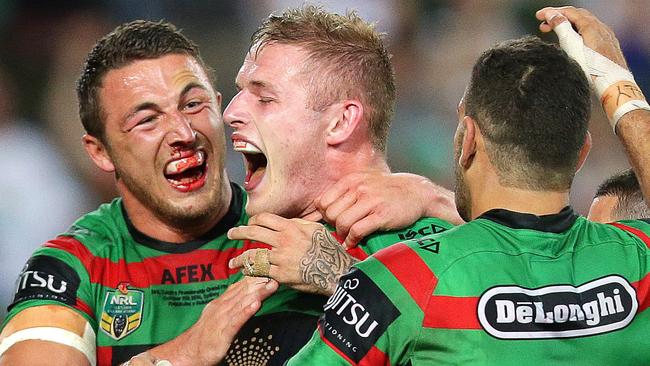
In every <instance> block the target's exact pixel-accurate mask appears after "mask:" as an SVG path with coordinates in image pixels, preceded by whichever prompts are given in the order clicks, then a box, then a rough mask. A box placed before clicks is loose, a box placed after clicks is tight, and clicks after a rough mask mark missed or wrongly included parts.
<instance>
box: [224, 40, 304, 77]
mask: <svg viewBox="0 0 650 366" xmlns="http://www.w3.org/2000/svg"><path fill="white" fill-rule="evenodd" d="M307 57H308V55H307V52H306V51H305V50H303V49H302V48H301V47H299V46H294V45H285V44H278V43H270V44H265V45H264V46H262V47H261V48H257V47H255V48H253V49H251V50H250V51H249V52H248V54H247V55H246V58H245V59H244V63H243V64H242V67H241V69H240V70H239V74H238V75H237V82H238V83H246V82H250V81H262V82H266V83H269V84H271V83H283V82H295V81H296V79H297V78H301V77H302V73H303V71H304V65H305V62H306V61H307Z"/></svg>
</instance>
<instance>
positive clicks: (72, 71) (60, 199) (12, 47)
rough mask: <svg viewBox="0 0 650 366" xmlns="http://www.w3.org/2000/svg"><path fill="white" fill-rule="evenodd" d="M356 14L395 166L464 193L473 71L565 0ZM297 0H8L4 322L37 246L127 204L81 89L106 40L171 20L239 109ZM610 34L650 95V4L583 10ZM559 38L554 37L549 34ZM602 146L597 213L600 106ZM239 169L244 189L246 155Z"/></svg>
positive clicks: (583, 185)
mask: <svg viewBox="0 0 650 366" xmlns="http://www.w3.org/2000/svg"><path fill="white" fill-rule="evenodd" d="M315 3H318V4H322V5H323V6H324V7H325V8H326V9H329V10H332V11H337V12H344V11H346V9H357V10H358V11H359V13H360V14H361V15H362V16H363V17H364V19H366V20H370V21H374V22H376V23H377V27H378V28H379V29H380V30H382V31H384V32H387V33H388V44H389V48H390V51H391V53H392V54H393V63H394V65H395V70H396V76H397V89H398V100H397V107H396V113H395V118H394V121H393V127H392V130H391V136H390V141H389V162H390V165H391V167H392V169H393V170H394V171H409V172H414V173H418V174H422V175H425V176H427V177H429V178H431V179H432V180H433V181H435V182H437V183H439V184H442V185H444V186H447V187H450V188H451V187H452V185H453V162H452V136H453V133H454V130H455V127H456V123H457V122H456V121H457V120H456V105H457V102H458V99H459V98H460V96H461V95H462V93H463V90H464V88H465V85H466V84H467V81H468V79H469V75H470V70H471V66H472V64H473V63H474V61H475V59H476V57H477V56H478V55H479V54H480V52H481V51H482V50H484V49H485V48H487V47H489V46H490V45H492V44H493V43H495V42H497V41H500V40H504V39H508V38H514V37H518V36H521V35H524V34H539V32H538V30H537V24H538V22H537V21H536V20H535V18H534V12H535V11H536V10H537V9H539V8H540V7H543V6H546V5H561V4H562V5H563V4H567V2H562V3H559V2H557V1H554V0H549V1H532V0H521V1H517V0H491V1H485V0H484V1H481V0H447V1H444V0H431V1H424V0H422V1H415V0H407V1H399V0H357V1H352V0H348V1H344V0H339V1H336V0H331V1H319V2H315ZM301 4H303V1H294V0H268V1H256V0H241V1H208V0H193V1H188V0H186V1H183V0H176V1H174V0H160V1H141V0H105V1H82V0H68V1H47V0H40V1H38V0H13V1H12V0H0V166H1V167H2V172H3V174H0V306H1V309H0V319H2V317H3V315H4V313H5V311H6V309H5V307H6V304H7V303H8V302H9V301H10V298H11V296H12V293H13V288H14V281H15V278H16V276H17V274H18V272H19V271H20V268H21V267H22V265H23V263H24V262H25V260H26V258H27V257H28V255H29V254H30V253H31V251H32V250H33V249H34V248H35V247H36V246H38V245H40V244H41V243H42V242H43V241H45V240H47V239H48V238H50V237H52V236H53V235H55V234H56V233H59V232H61V231H63V230H64V229H65V228H66V227H67V226H68V225H70V224H71V223H72V221H73V220H74V219H75V218H77V217H78V216H80V215H81V214H83V213H85V212H87V211H89V210H92V209H94V208H95V207H96V206H97V205H98V204H99V203H101V202H106V201H108V200H110V199H111V198H112V197H114V196H115V192H114V190H113V187H112V185H113V177H112V176H111V175H110V174H104V173H101V172H100V171H99V170H98V169H96V168H95V167H94V166H93V165H91V162H90V160H89V159H88V158H87V157H86V155H85V153H84V152H83V149H82V146H81V143H80V137H81V135H82V134H83V131H82V128H81V124H80V122H79V119H78V115H77V105H76V94H75V90H74V84H75V80H76V78H77V76H78V73H79V71H80V69H81V65H82V63H83V61H84V57H85V55H86V53H87V52H88V51H89V50H90V48H91V47H92V45H93V44H94V42H95V41H96V40H97V39H98V38H99V37H101V36H102V35H104V34H105V33H107V32H108V31H110V30H111V29H112V28H113V27H114V26H116V25H117V24H119V23H122V22H125V21H129V20H133V19H140V18H143V19H152V20H158V19H166V20H168V21H171V22H172V23H174V24H176V25H177V26H178V27H179V28H182V29H183V30H184V33H185V34H186V35H188V36H189V37H190V38H191V39H193V40H194V41H195V42H197V43H198V45H199V46H200V48H201V51H202V55H203V57H204V59H205V61H206V62H207V64H208V65H210V66H211V67H213V68H214V70H215V72H216V75H217V84H216V87H217V89H218V90H220V91H221V92H222V94H223V96H224V105H223V107H224V108H225V105H227V103H228V101H229V100H230V98H231V97H232V96H233V95H234V93H235V88H234V77H235V75H236V73H237V71H238V69H239V66H240V65H241V61H242V59H243V56H244V54H245V52H246V50H247V47H248V44H249V39H250V35H251V33H252V32H253V31H254V29H255V28H256V26H257V25H258V24H259V23H260V22H261V21H262V20H263V19H264V18H265V16H267V15H268V14H269V13H271V12H273V11H278V10H281V9H284V8H285V7H287V6H299V5H301ZM570 4H572V5H577V6H583V7H586V8H588V9H590V10H592V11H593V12H594V13H595V14H596V15H597V16H599V17H600V18H601V19H602V20H604V21H605V22H606V23H607V24H609V25H611V26H612V28H613V29H614V30H615V32H616V34H617V35H618V37H619V39H620V40H621V45H622V47H623V49H624V52H625V54H626V56H627V59H628V62H629V64H630V67H631V68H632V70H633V72H634V74H635V76H636V79H637V82H638V83H639V84H640V85H641V88H642V89H643V90H644V91H645V92H646V94H648V93H650V32H647V31H644V25H645V23H646V22H647V21H648V19H650V0H625V1H624V0H614V1H611V0H593V1H588V0H584V1H573V2H570ZM545 38H546V39H549V40H553V39H554V37H552V36H551V37H548V36H545ZM594 106H595V108H594V113H593V117H592V121H591V124H590V131H591V133H592V135H593V141H594V148H593V150H592V152H591V155H590V156H589V159H588V161H587V164H586V165H585V167H584V168H583V169H582V171H581V172H580V173H579V174H578V177H577V179H576V180H575V183H574V194H573V196H572V205H573V206H574V207H575V208H576V209H577V210H578V211H579V212H581V213H583V214H586V213H587V209H588V207H589V203H590V201H591V197H592V195H593V193H594V191H595V189H596V186H597V185H598V184H599V182H601V181H602V180H603V179H604V178H606V177H608V176H609V175H611V174H612V173H614V172H617V171H620V170H622V169H624V168H626V167H628V163H627V160H626V158H625V155H624V154H623V151H622V148H621V147H620V144H619V143H618V141H617V140H616V138H615V136H614V134H613V133H612V132H611V130H610V129H609V127H608V124H607V123H606V121H605V120H604V116H603V113H602V111H601V110H600V107H599V106H598V104H597V103H596V104H594ZM228 154H229V156H228V171H229V172H230V174H231V179H232V180H234V181H235V182H241V181H242V180H243V175H244V173H243V168H242V162H241V157H240V156H238V154H236V153H233V152H232V151H229V152H228Z"/></svg>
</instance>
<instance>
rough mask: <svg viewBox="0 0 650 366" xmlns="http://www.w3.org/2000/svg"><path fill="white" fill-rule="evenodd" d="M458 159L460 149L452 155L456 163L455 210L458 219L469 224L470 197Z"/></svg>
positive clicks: (470, 212)
mask: <svg viewBox="0 0 650 366" xmlns="http://www.w3.org/2000/svg"><path fill="white" fill-rule="evenodd" d="M459 159H460V148H456V151H455V153H454V161H455V162H456V165H455V168H454V177H455V179H454V180H455V187H454V191H455V201H456V209H457V210H458V214H459V215H460V217H461V218H462V219H463V220H464V221H465V222H469V221H470V220H471V217H472V206H471V203H472V195H471V193H470V192H469V189H468V187H467V183H466V182H465V177H464V176H463V173H462V168H461V167H460V165H459V164H460V163H459Z"/></svg>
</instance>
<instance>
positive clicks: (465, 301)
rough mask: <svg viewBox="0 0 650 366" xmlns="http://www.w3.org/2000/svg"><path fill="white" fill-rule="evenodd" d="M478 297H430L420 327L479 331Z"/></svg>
mask: <svg viewBox="0 0 650 366" xmlns="http://www.w3.org/2000/svg"><path fill="white" fill-rule="evenodd" d="M477 306H478V297H454V296H439V295H434V296H431V300H430V301H429V304H428V305H427V309H426V311H425V312H424V320H423V321H422V326H424V327H425V328H443V329H481V325H480V323H479V321H478V315H477V313H476V309H477Z"/></svg>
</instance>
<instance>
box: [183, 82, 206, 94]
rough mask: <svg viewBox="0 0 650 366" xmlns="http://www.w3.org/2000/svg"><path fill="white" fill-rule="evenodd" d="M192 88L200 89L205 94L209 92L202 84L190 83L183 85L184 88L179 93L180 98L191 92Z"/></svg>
mask: <svg viewBox="0 0 650 366" xmlns="http://www.w3.org/2000/svg"><path fill="white" fill-rule="evenodd" d="M194 88H199V89H202V90H204V91H206V92H209V90H208V88H206V87H205V86H204V85H203V84H200V83H197V82H191V83H189V84H187V85H185V87H184V88H183V90H182V91H181V94H180V95H181V97H184V96H185V94H187V93H189V92H190V90H192V89H194Z"/></svg>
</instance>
